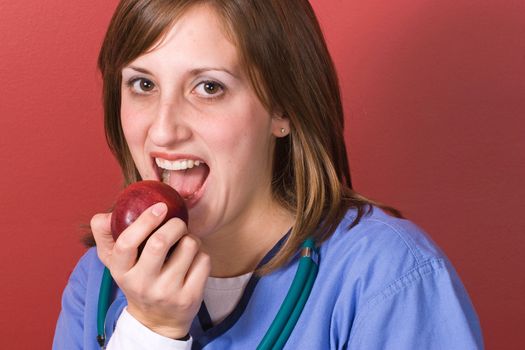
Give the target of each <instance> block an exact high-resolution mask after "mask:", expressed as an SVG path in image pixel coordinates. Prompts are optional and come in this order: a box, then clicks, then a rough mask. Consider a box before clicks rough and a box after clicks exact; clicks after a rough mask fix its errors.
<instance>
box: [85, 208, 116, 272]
mask: <svg viewBox="0 0 525 350" xmlns="http://www.w3.org/2000/svg"><path fill="white" fill-rule="evenodd" d="M90 227H91V232H92V233H93V238H95V242H96V244H97V254H98V257H99V259H100V260H101V261H102V263H104V264H105V265H107V260H108V257H109V255H110V252H111V250H112V249H113V245H114V244H115V240H114V239H113V235H112V234H111V213H101V214H96V215H94V216H93V217H92V218H91V222H90Z"/></svg>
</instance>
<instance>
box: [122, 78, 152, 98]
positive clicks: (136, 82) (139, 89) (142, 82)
mask: <svg viewBox="0 0 525 350" xmlns="http://www.w3.org/2000/svg"><path fill="white" fill-rule="evenodd" d="M128 86H129V87H130V88H131V90H132V91H133V92H134V93H136V94H140V95H145V94H147V93H149V92H151V91H152V90H153V89H154V88H155V84H154V83H153V82H152V81H151V80H149V79H146V78H135V79H131V80H130V81H129V82H128Z"/></svg>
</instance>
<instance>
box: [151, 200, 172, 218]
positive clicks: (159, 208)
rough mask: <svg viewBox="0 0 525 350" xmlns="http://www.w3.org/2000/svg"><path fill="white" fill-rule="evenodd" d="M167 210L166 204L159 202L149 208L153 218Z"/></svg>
mask: <svg viewBox="0 0 525 350" xmlns="http://www.w3.org/2000/svg"><path fill="white" fill-rule="evenodd" d="M167 210H168V207H167V206H166V203H163V202H160V203H157V204H155V205H154V206H153V207H152V208H151V213H152V214H153V215H155V216H161V215H162V214H164V213H165V212H166V211H167Z"/></svg>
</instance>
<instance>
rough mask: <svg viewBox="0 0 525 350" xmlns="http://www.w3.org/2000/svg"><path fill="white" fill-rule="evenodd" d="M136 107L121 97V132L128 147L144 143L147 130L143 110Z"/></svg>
mask: <svg viewBox="0 0 525 350" xmlns="http://www.w3.org/2000/svg"><path fill="white" fill-rule="evenodd" d="M136 107H137V106H135V105H133V104H132V103H128V102H127V101H126V100H125V99H123V101H122V104H121V108H120V122H121V126H122V132H123V133H124V137H125V139H126V142H127V143H128V146H129V148H130V149H133V148H136V147H137V145H143V144H144V140H145V138H146V135H147V130H148V122H147V118H146V114H145V112H144V111H143V110H140V109H137V108H136Z"/></svg>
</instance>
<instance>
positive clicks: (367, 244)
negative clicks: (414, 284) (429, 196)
mask: <svg viewBox="0 0 525 350" xmlns="http://www.w3.org/2000/svg"><path fill="white" fill-rule="evenodd" d="M355 217H356V212H355V211H354V210H349V211H348V212H347V214H346V215H345V217H344V218H343V219H342V220H341V222H340V223H339V226H338V227H337V229H336V230H335V231H334V233H333V234H332V236H331V237H330V238H329V239H328V240H327V241H326V242H324V244H323V245H322V247H321V250H322V251H324V253H325V254H326V255H327V256H334V255H337V256H338V259H343V260H344V259H350V260H352V261H353V263H356V262H357V261H356V260H359V261H364V262H366V265H367V266H368V265H369V264H370V263H381V262H385V263H386V262H387V261H388V262H389V263H390V264H391V263H393V262H398V263H401V264H403V265H404V266H405V268H413V267H415V266H417V265H419V264H422V263H424V262H426V261H428V260H433V259H446V257H445V254H444V253H443V252H442V251H441V249H439V247H438V246H437V245H436V244H435V243H434V242H433V241H432V239H431V238H430V237H429V236H428V234H427V233H426V232H424V231H423V230H422V229H421V228H420V227H419V226H417V225H416V224H414V223H413V222H411V221H409V220H406V219H400V218H396V217H392V216H390V215H388V214H386V213H385V212H384V211H383V210H381V209H380V208H377V207H372V208H371V211H370V212H369V213H368V214H365V215H364V216H363V217H362V218H361V220H360V221H359V223H358V224H357V225H355V226H354V227H352V228H351V229H350V225H351V224H352V223H353V222H354V220H355ZM358 257H359V259H357V258H358ZM383 260H384V261H383Z"/></svg>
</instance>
